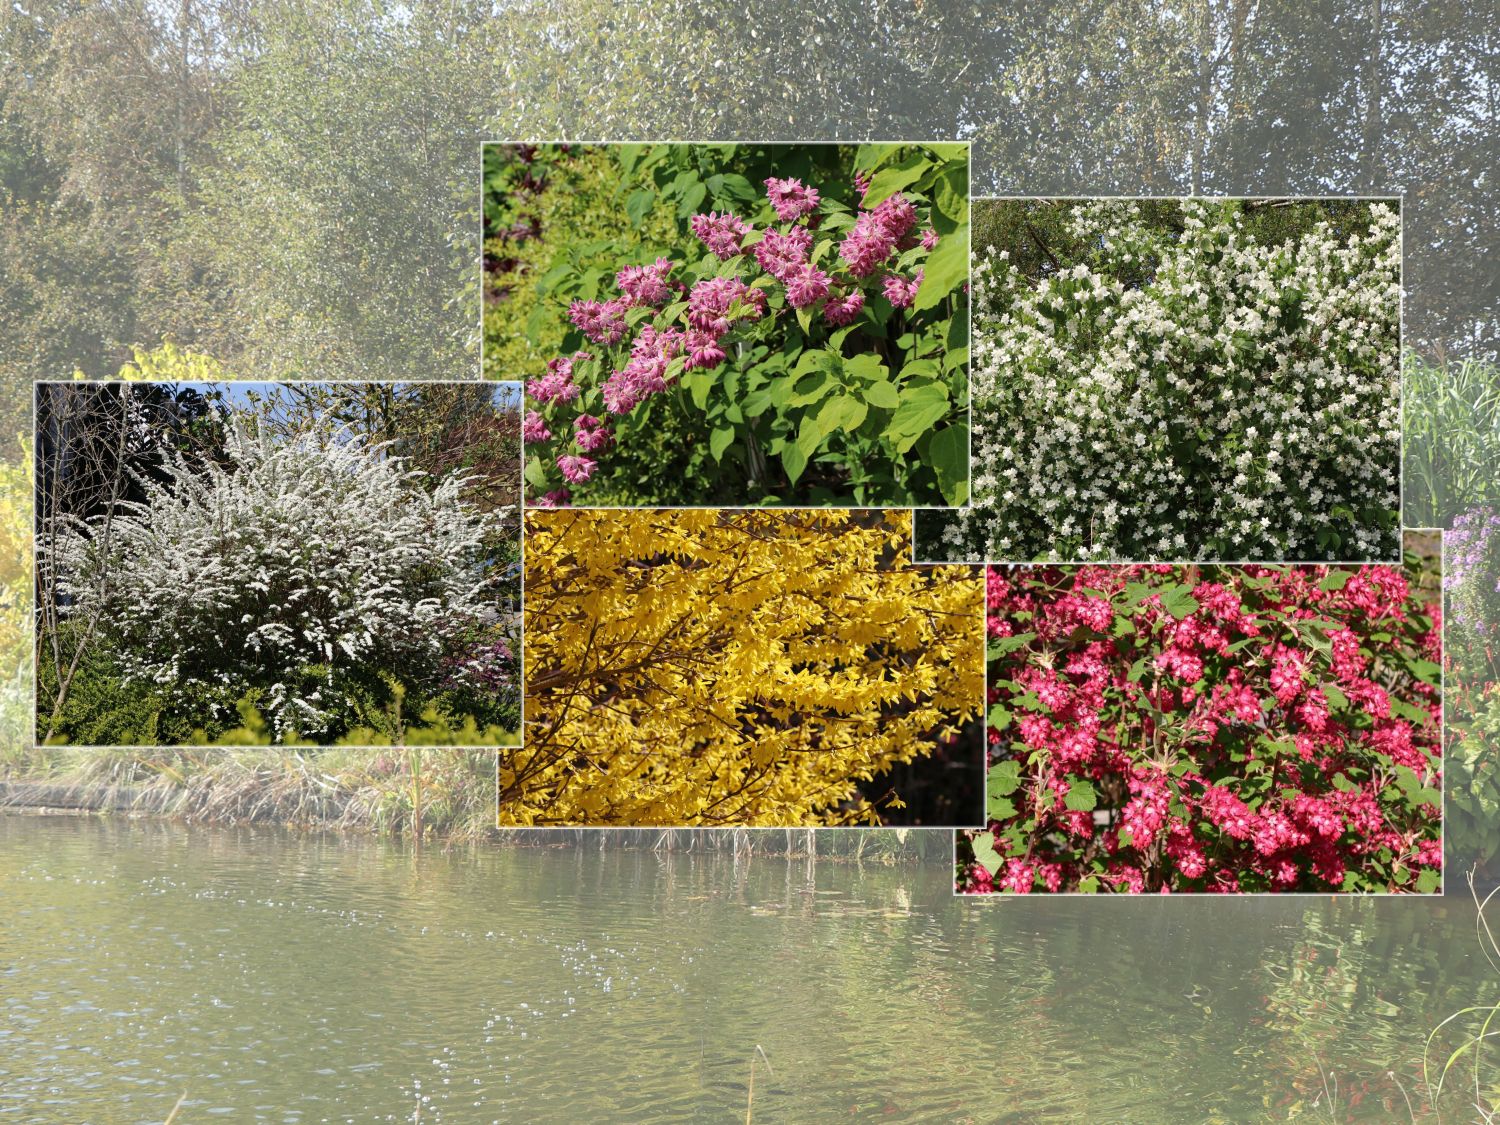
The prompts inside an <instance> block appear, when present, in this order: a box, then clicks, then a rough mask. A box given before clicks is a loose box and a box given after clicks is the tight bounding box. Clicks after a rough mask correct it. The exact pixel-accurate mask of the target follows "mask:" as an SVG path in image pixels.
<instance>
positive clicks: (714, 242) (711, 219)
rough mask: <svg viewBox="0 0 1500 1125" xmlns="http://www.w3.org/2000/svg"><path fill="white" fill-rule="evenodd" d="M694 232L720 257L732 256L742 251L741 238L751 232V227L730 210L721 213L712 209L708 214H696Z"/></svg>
mask: <svg viewBox="0 0 1500 1125" xmlns="http://www.w3.org/2000/svg"><path fill="white" fill-rule="evenodd" d="M692 226H693V233H694V234H696V235H697V236H698V238H699V240H700V241H702V243H703V245H705V246H707V247H708V248H709V250H711V251H713V253H715V254H717V255H718V256H719V257H720V258H732V257H734V256H735V255H736V254H738V253H739V252H740V240H741V239H742V238H744V237H745V235H747V234H749V233H750V228H749V227H748V226H747V225H746V224H745V223H743V222H742V221H740V220H739V219H737V218H735V216H734V215H733V214H731V213H729V212H727V211H726V212H725V213H724V214H722V215H721V214H719V213H718V212H717V211H710V212H709V213H708V214H707V215H694V216H693V220H692Z"/></svg>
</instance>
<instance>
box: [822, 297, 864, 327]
mask: <svg viewBox="0 0 1500 1125" xmlns="http://www.w3.org/2000/svg"><path fill="white" fill-rule="evenodd" d="M864 307H865V295H864V294H863V293H861V292H860V291H859V290H858V289H855V290H853V291H852V292H850V293H849V294H848V295H847V296H844V297H830V298H828V303H827V304H826V305H824V306H823V319H824V320H826V321H828V323H829V324H831V325H833V327H835V328H842V327H843V326H844V325H846V324H853V323H854V318H855V317H857V316H859V312H860V310H861V309H863V308H864Z"/></svg>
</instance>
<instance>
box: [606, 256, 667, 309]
mask: <svg viewBox="0 0 1500 1125" xmlns="http://www.w3.org/2000/svg"><path fill="white" fill-rule="evenodd" d="M671 272H672V263H671V261H670V260H668V259H666V258H657V259H656V262H655V263H654V264H652V265H649V266H626V267H625V268H624V269H622V270H621V271H620V272H619V273H617V274H615V284H617V285H618V286H619V287H620V292H622V293H624V294H625V300H626V302H627V303H628V304H631V305H659V304H661V303H662V302H663V301H665V300H666V299H667V298H668V297H670V296H671V295H672V287H671V286H670V285H668V284H667V274H669V273H671Z"/></svg>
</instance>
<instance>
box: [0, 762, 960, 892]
mask: <svg viewBox="0 0 1500 1125" xmlns="http://www.w3.org/2000/svg"><path fill="white" fill-rule="evenodd" d="M22 811H29V812H38V813H52V814H71V815H99V816H128V817H156V818H162V819H171V820H179V821H182V822H184V823H188V824H201V825H222V826H232V825H243V824H267V825H278V826H282V827H286V828H291V829H296V830H301V831H325V830H326V831H337V832H345V833H360V834H368V835H378V836H385V837H391V838H399V839H421V840H424V841H432V842H435V843H440V844H444V845H452V844H477V843H492V844H505V845H507V846H533V847H568V846H576V847H598V848H601V849H603V848H623V849H639V850H651V851H658V852H727V853H733V854H736V855H780V856H812V855H816V856H820V857H826V858H829V859H851V860H860V861H866V862H884V863H893V864H894V863H937V864H940V865H944V866H946V865H947V864H948V863H950V862H951V860H952V854H953V834H952V832H951V830H947V829H930V830H912V829H869V828H852V829H818V830H816V831H814V830H809V829H801V828H786V829H780V828H766V829H746V828H739V829H717V830H713V829H661V828H644V829H609V830H601V829H568V828H528V829H501V828H498V827H497V826H496V824H495V758H494V753H493V751H486V750H473V749H467V748H463V749H453V750H434V749H430V748H421V749H418V748H410V747H408V748H390V747H347V748H334V749H320V750H316V751H300V750H287V749H281V748H275V747H232V748H222V749H219V748H215V749H212V750H182V749H149V750H129V749H123V750H108V749H82V748H71V747H44V748H39V749H38V750H36V751H33V752H31V753H30V754H27V755H25V756H16V757H13V758H12V759H11V760H10V761H8V762H6V763H4V764H3V765H0V812H22Z"/></svg>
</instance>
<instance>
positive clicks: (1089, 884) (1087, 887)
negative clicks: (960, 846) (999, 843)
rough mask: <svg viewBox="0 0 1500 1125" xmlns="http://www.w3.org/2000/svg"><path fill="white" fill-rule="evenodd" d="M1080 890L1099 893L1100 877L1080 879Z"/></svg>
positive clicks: (1092, 876)
mask: <svg viewBox="0 0 1500 1125" xmlns="http://www.w3.org/2000/svg"><path fill="white" fill-rule="evenodd" d="M991 874H994V872H991ZM1078 890H1079V893H1080V894H1086V895H1093V894H1098V893H1099V877H1098V876H1097V875H1087V876H1085V877H1084V878H1082V879H1080V880H1078Z"/></svg>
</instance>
